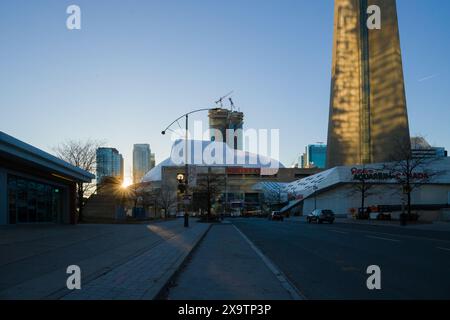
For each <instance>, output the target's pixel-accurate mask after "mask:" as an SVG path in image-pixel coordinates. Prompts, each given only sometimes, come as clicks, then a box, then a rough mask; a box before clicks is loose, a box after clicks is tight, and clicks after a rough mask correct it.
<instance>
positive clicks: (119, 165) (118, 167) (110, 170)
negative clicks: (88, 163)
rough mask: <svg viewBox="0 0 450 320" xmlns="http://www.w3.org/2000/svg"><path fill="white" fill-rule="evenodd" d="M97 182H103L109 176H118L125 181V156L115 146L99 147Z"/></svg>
mask: <svg viewBox="0 0 450 320" xmlns="http://www.w3.org/2000/svg"><path fill="white" fill-rule="evenodd" d="M96 156H97V184H99V183H102V182H103V180H104V179H105V178H107V177H109V178H118V179H119V181H123V175H124V165H123V157H122V155H121V154H120V153H119V151H117V149H115V148H104V147H102V148H98V149H97V155H96Z"/></svg>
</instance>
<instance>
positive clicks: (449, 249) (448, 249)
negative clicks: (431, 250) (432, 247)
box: [436, 247, 450, 251]
mask: <svg viewBox="0 0 450 320" xmlns="http://www.w3.org/2000/svg"><path fill="white" fill-rule="evenodd" d="M436 248H438V249H441V250H445V251H450V248H443V247H436Z"/></svg>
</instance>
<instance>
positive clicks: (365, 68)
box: [327, 0, 410, 168]
mask: <svg viewBox="0 0 450 320" xmlns="http://www.w3.org/2000/svg"><path fill="white" fill-rule="evenodd" d="M370 5H377V6H378V7H379V8H380V9H381V29H373V30H370V29H369V28H368V27H367V20H368V17H369V15H368V14H367V8H368V7H369V6H370ZM334 15H335V17H334V40H333V63H332V80H331V99H330V100H331V101H330V115H329V124H328V143H327V144H328V150H327V167H329V168H330V167H335V166H340V165H353V164H364V163H376V162H386V161H392V160H399V158H400V157H401V156H402V154H401V153H403V154H404V153H405V152H404V151H405V149H406V150H407V152H409V151H408V149H409V148H410V142H409V141H410V138H409V125H408V115H407V110H406V97H405V86H404V81H403V68H402V57H401V51H400V38H399V30H398V23H397V9H396V2H395V0H335V13H334ZM400 149H403V152H399V150H400Z"/></svg>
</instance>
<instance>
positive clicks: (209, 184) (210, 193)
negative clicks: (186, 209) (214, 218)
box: [194, 168, 225, 218]
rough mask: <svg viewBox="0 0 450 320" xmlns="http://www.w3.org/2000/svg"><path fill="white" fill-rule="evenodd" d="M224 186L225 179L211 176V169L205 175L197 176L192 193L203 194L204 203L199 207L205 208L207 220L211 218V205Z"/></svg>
mask: <svg viewBox="0 0 450 320" xmlns="http://www.w3.org/2000/svg"><path fill="white" fill-rule="evenodd" d="M224 185H225V178H224V177H223V176H222V175H219V174H213V173H212V172H211V168H208V173H207V174H202V175H199V176H198V178H197V186H196V187H195V188H194V191H195V192H197V193H199V194H204V195H205V197H206V199H205V200H206V203H200V206H204V207H206V212H207V218H209V217H211V208H212V204H213V202H214V201H215V199H216V198H217V196H219V195H220V194H221V193H222V190H223V186H224Z"/></svg>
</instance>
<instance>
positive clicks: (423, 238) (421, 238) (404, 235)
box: [343, 223, 450, 243]
mask: <svg viewBox="0 0 450 320" xmlns="http://www.w3.org/2000/svg"><path fill="white" fill-rule="evenodd" d="M343 224H344V223H343ZM344 228H345V227H344ZM347 229H348V228H346V230H347ZM408 230H418V229H408ZM350 232H357V233H373V234H381V235H386V236H394V237H399V238H412V239H417V240H428V241H436V242H449V243H450V240H442V239H436V238H428V237H421V236H412V235H407V234H399V233H396V234H393V233H387V232H380V231H370V230H356V229H351V230H350Z"/></svg>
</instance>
